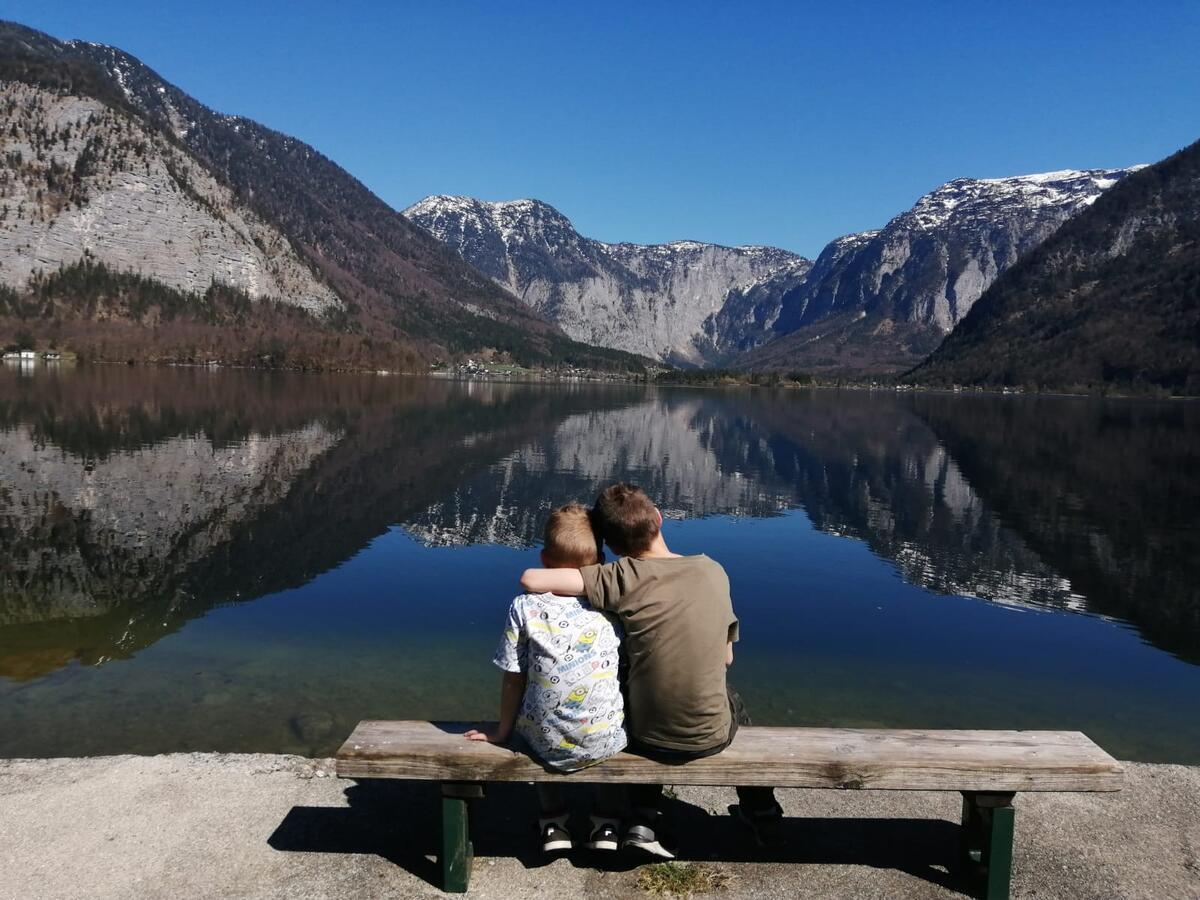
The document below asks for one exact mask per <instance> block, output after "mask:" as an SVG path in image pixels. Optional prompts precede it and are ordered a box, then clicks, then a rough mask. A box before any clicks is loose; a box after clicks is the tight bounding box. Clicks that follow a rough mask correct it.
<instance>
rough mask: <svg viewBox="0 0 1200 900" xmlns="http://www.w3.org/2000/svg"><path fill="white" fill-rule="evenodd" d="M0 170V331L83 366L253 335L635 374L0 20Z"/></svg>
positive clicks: (226, 121) (176, 102)
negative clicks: (59, 343)
mask: <svg viewBox="0 0 1200 900" xmlns="http://www.w3.org/2000/svg"><path fill="white" fill-rule="evenodd" d="M0 166H2V168H0V285H2V286H3V287H4V288H5V290H3V292H2V293H0V315H3V316H5V317H6V318H7V319H8V322H7V323H6V324H7V327H6V329H5V330H10V329H15V328H16V327H17V326H16V325H14V324H13V322H14V320H16V321H20V322H22V323H23V325H22V327H23V328H24V329H25V330H28V331H30V332H33V333H34V336H35V337H36V338H39V339H41V340H43V341H45V340H53V339H55V338H56V337H64V336H65V338H67V339H70V340H75V341H81V342H87V341H88V340H91V341H92V345H91V347H90V349H91V351H92V352H93V353H94V354H95V355H105V352H106V351H103V350H102V349H101V347H103V346H104V344H103V342H104V341H117V342H120V343H121V345H122V346H129V347H132V348H134V349H135V350H141V351H145V353H144V354H141V353H139V355H146V354H150V353H151V352H153V353H156V354H159V355H167V356H170V355H172V354H174V355H176V356H178V355H186V348H187V346H189V345H192V346H194V345H195V343H196V342H199V343H200V344H201V347H202V350H201V352H205V351H204V348H208V347H216V348H218V349H220V350H222V351H224V352H226V353H233V354H234V355H237V354H238V353H249V352H250V346H249V345H250V343H252V342H251V341H249V339H248V338H247V337H246V335H247V334H253V333H257V334H258V339H259V340H260V342H261V340H263V339H266V338H270V337H279V336H280V335H282V336H284V337H286V338H287V339H288V340H287V342H288V343H289V344H290V345H291V346H290V348H289V349H291V350H292V351H293V352H294V353H306V354H308V355H309V356H311V357H314V358H315V360H316V361H317V362H323V363H325V364H333V365H337V364H339V363H340V362H344V361H345V360H346V359H348V358H350V359H358V358H361V360H362V361H363V362H364V363H367V364H382V363H385V362H390V363H395V364H397V365H404V366H406V367H412V366H414V365H417V364H419V363H420V360H422V359H429V358H433V357H438V356H445V355H448V354H456V353H466V352H472V353H483V354H486V353H487V351H488V350H492V351H495V352H498V353H502V354H507V355H508V356H510V357H513V358H516V359H518V360H519V361H526V362H534V363H548V362H555V361H559V360H567V361H571V362H575V363H578V364H584V365H596V366H603V367H607V366H615V367H638V366H639V365H640V363H639V362H638V361H636V360H632V359H630V358H628V357H622V356H620V355H619V354H614V353H612V352H606V351H600V352H597V351H593V350H591V349H589V348H586V347H583V346H580V345H578V344H576V343H574V342H572V341H570V340H569V339H568V338H566V336H565V335H564V334H563V333H562V331H561V329H559V328H558V327H557V326H554V325H552V324H550V323H548V322H546V321H544V320H543V319H541V318H540V317H539V316H537V315H535V314H533V313H531V312H530V310H529V309H528V308H527V307H526V306H525V305H524V304H522V303H520V302H519V301H518V300H516V299H515V298H514V297H512V296H511V295H510V294H508V293H507V292H506V291H504V290H502V289H500V288H498V287H497V286H496V285H495V284H494V283H493V282H492V281H490V280H489V279H487V278H484V277H483V276H481V275H480V274H479V273H478V272H477V271H475V270H474V269H473V268H471V267H470V266H468V265H466V264H464V263H463V261H462V260H461V259H459V258H458V256H457V255H456V254H453V253H450V252H448V251H447V250H446V249H445V248H444V247H443V246H442V245H441V244H440V243H439V242H437V241H435V240H432V239H431V238H430V237H429V236H428V235H427V234H426V233H425V232H424V231H422V230H421V229H420V228H417V227H415V226H413V225H412V224H411V223H410V222H409V221H408V220H407V219H406V218H405V217H404V216H403V215H401V214H400V213H398V212H396V211H395V210H393V209H392V208H391V207H389V206H388V205H387V204H386V203H384V202H383V201H382V200H380V199H379V198H378V197H376V196H375V195H374V194H372V193H371V192H370V191H369V190H368V189H367V188H366V187H365V186H364V185H362V184H361V183H360V182H358V181H357V180H355V179H354V178H353V177H352V176H351V175H349V174H348V173H347V172H346V171H344V170H343V169H341V168H340V167H339V166H337V165H336V164H335V163H333V162H332V161H331V160H329V159H327V158H326V157H324V156H322V155H321V154H320V153H319V152H317V151H316V150H315V149H313V148H312V147H310V146H308V145H306V144H304V143H302V142H300V141H297V140H295V139H294V138H290V137H288V136H286V135H283V134H280V133H278V132H276V131H272V130H271V129H269V128H266V127H264V126H262V125H259V124H257V123H256V122H252V121H250V120H248V119H245V118H241V117H237V116H228V115H220V114H218V113H216V112H214V111H213V110H211V109H209V108H208V107H206V106H204V105H203V104H201V103H199V102H198V101H196V100H195V99H193V98H192V97H189V96H188V95H187V94H185V93H183V92H182V91H181V90H179V89H178V88H177V87H175V86H174V85H171V84H169V83H168V82H166V81H164V80H163V79H162V78H161V77H160V76H159V75H157V74H156V73H155V72H153V71H152V70H151V69H149V68H147V67H146V66H145V65H143V64H142V63H141V62H139V61H138V60H136V59H134V58H133V57H132V56H129V55H128V54H126V53H123V52H122V51H120V50H117V49H115V48H113V47H107V46H103V45H99V44H90V43H84V42H80V41H58V40H55V39H54V38H51V37H49V36H48V35H45V34H42V33H41V32H37V31H34V30H32V29H28V28H24V27H23V26H20V25H17V24H14V23H4V22H0ZM64 271H65V272H66V273H67V275H68V281H70V282H71V286H72V290H71V291H67V290H65V289H62V285H60V284H59V283H58V282H57V281H56V280H55V279H56V277H58V276H59V275H60V274H61V273H62V272H64ZM214 290H215V293H213V291H214ZM81 292H82V294H83V296H81ZM264 301H267V302H264ZM47 321H49V322H54V323H57V324H55V325H53V326H51V325H48V324H47ZM79 321H85V322H88V323H91V324H94V325H96V327H95V328H82V327H79V326H77V325H76V326H75V327H72V324H71V323H73V322H74V323H78V322H79ZM164 323H172V324H171V326H170V327H160V326H163V325H164ZM180 323H183V324H180ZM54 329H57V331H56V330H54ZM184 332H186V333H184ZM97 335H99V336H98V337H97ZM214 335H215V336H214ZM148 348H150V349H148ZM107 353H108V355H111V348H110V350H109V351H107Z"/></svg>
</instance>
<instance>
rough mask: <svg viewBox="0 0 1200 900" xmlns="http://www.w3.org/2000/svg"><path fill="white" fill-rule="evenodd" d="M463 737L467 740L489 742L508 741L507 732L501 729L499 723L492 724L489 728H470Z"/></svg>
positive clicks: (499, 742)
mask: <svg viewBox="0 0 1200 900" xmlns="http://www.w3.org/2000/svg"><path fill="white" fill-rule="evenodd" d="M463 737H465V738H466V739H467V740H468V741H487V742H488V743H489V744H503V743H506V742H507V741H508V737H509V736H508V732H506V731H501V730H500V726H499V725H493V726H492V727H491V728H485V729H483V730H482V731H480V730H479V729H478V728H472V729H471V730H470V731H468V732H466V733H465V734H464V735H463Z"/></svg>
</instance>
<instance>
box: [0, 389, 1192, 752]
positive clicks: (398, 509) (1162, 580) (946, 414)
mask: <svg viewBox="0 0 1200 900" xmlns="http://www.w3.org/2000/svg"><path fill="white" fill-rule="evenodd" d="M1198 438H1200V406H1197V405H1195V404H1184V403H1177V404H1169V403H1149V402H1144V403H1143V402H1138V403H1134V402H1123V401H1111V402H1099V401H1085V400H1068V399H1055V398H1015V397H958V396H948V395H899V396H897V395H893V394H890V393H866V392H849V391H841V392H838V391H782V392H773V391H768V390H765V389H755V390H728V391H724V390H686V389H656V388H646V387H642V386H633V385H588V384H507V383H464V382H454V381H448V380H439V379H416V378H362V377H350V376H346V377H334V376H301V375H282V374H275V375H264V374H254V373H237V372H218V373H214V372H209V371H201V370H183V369H167V370H149V371H147V370H135V369H126V368H117V367H111V368H110V367H105V368H92V369H81V370H78V371H72V370H64V371H62V372H60V373H54V372H47V371H37V372H35V373H34V374H33V375H32V377H30V376H29V375H28V374H20V373H17V372H13V371H0V560H3V566H2V567H0V684H2V683H3V681H4V680H5V679H8V681H9V683H10V684H22V683H32V682H38V681H39V680H43V679H47V678H49V677H50V676H51V675H52V674H53V673H55V672H56V671H59V670H62V669H63V668H64V667H67V666H77V665H83V666H94V665H98V664H101V663H105V662H108V661H110V660H118V659H128V658H130V657H132V656H134V655H136V654H137V653H138V652H139V651H141V650H143V649H145V648H149V647H151V646H152V645H154V644H155V643H156V642H159V641H160V640H162V639H163V638H164V637H165V636H167V635H169V634H172V633H173V632H177V631H179V630H180V629H181V628H183V627H184V626H185V625H186V624H187V623H188V622H189V621H190V620H193V619H196V618H197V617H201V616H203V615H204V614H205V613H207V612H208V611H210V610H212V609H214V608H216V607H221V606H224V605H228V604H235V603H246V602H248V601H252V600H255V599H256V598H261V597H265V596H268V595H275V594H278V593H279V592H282V591H286V590H289V589H294V588H298V587H301V586H304V585H307V584H310V583H313V582H314V581H319V580H320V579H321V578H322V577H323V575H324V574H325V573H329V572H330V571H331V570H334V569H336V568H338V567H339V566H342V565H343V564H345V563H347V561H349V560H352V559H354V558H356V557H357V556H358V555H359V554H361V553H362V551H364V549H365V548H368V547H369V546H371V545H372V542H373V541H375V540H376V539H379V538H380V537H381V536H383V535H386V534H389V533H390V531H391V530H392V529H394V527H395V526H401V527H402V528H403V529H404V530H405V531H406V532H407V533H408V534H409V535H411V536H412V537H413V538H414V539H416V540H417V541H418V542H420V543H421V544H424V545H426V546H427V547H429V548H430V549H429V550H427V551H425V552H426V553H427V554H438V553H447V552H458V551H449V550H443V549H439V548H443V547H478V546H479V545H501V546H510V547H531V546H534V545H535V544H536V543H537V540H538V538H539V535H540V528H541V524H542V522H543V521H544V517H545V514H546V511H547V510H548V509H550V508H551V507H552V506H554V505H557V504H559V503H561V502H564V501H566V500H568V499H580V500H583V501H587V500H589V499H590V498H591V497H592V496H593V495H594V494H595V492H596V491H597V489H598V488H599V487H601V486H602V485H604V484H606V483H608V482H611V481H613V480H616V479H628V480H634V481H637V482H638V483H640V484H642V485H643V486H644V487H645V488H646V489H647V491H648V492H649V493H650V494H651V495H652V496H653V497H654V498H655V499H656V500H657V501H658V502H659V504H660V506H661V507H662V509H663V510H664V513H666V514H667V515H668V516H670V517H672V518H676V519H690V518H695V517H708V516H733V517H737V518H739V519H743V520H745V519H764V518H770V517H775V516H779V515H782V514H786V513H788V512H789V511H791V510H802V511H803V513H804V514H805V515H806V516H807V518H808V519H809V520H810V521H811V522H812V523H813V525H814V526H815V527H816V528H817V529H819V530H820V531H821V532H825V533H827V534H830V535H841V536H845V537H850V538H856V539H859V540H861V541H863V542H865V544H866V545H867V546H868V547H869V548H870V550H871V551H872V553H873V554H874V555H875V556H876V557H877V558H878V559H879V560H881V561H882V563H881V564H887V565H891V566H894V568H895V571H897V572H898V573H899V574H900V575H901V576H902V578H903V579H904V580H905V581H907V582H908V583H909V584H911V585H915V586H918V587H920V588H922V589H924V590H927V591H929V592H932V593H934V594H945V595H960V596H968V597H977V598H980V599H982V600H986V601H991V602H993V603H997V604H1006V605H1012V606H1017V607H1032V608H1047V609H1057V610H1064V611H1073V612H1080V613H1087V612H1090V613H1098V614H1102V615H1104V616H1108V617H1112V618H1114V619H1118V620H1120V621H1121V622H1123V623H1128V625H1130V626H1132V627H1134V628H1136V629H1137V630H1138V631H1139V632H1140V634H1141V635H1142V637H1143V638H1144V639H1145V640H1146V641H1148V642H1150V643H1151V644H1153V645H1154V646H1156V647H1158V648H1161V649H1162V650H1165V651H1167V652H1168V653H1170V654H1173V655H1174V656H1176V657H1178V658H1179V659H1181V660H1185V661H1187V662H1189V663H1196V662H1200V595H1198V592H1197V588H1196V585H1197V584H1200V532H1198V529H1197V527H1196V519H1197V517H1196V514H1195V512H1194V510H1195V509H1196V507H1197V502H1198V501H1200V481H1197V480H1196V479H1195V478H1193V477H1191V476H1192V474H1193V473H1194V472H1195V471H1197V463H1198V462H1200V459H1198V456H1200V440H1198ZM736 553H737V550H736V546H734V545H731V546H730V548H729V549H728V550H727V551H726V553H725V556H722V554H720V553H714V555H717V556H719V557H721V558H722V559H723V561H726V563H727V565H729V567H730V568H731V571H732V570H734V569H736V566H737V559H736ZM731 554H732V555H734V557H735V558H734V559H732V560H728V559H726V557H728V556H729V555H731ZM421 558H426V557H421ZM779 558H780V560H781V562H780V564H781V565H783V564H785V562H786V559H787V550H786V548H780V557H779ZM796 574H797V578H799V579H802V578H803V573H802V572H798V573H796ZM736 583H737V582H736V579H735V586H736ZM507 590H509V585H503V586H502V587H501V593H503V592H504V591H507ZM829 602H830V603H836V602H837V598H836V597H831V598H830V599H829ZM944 602H945V603H953V602H955V601H954V600H953V599H950V598H947V599H945V601H944ZM958 602H963V601H958ZM5 696H6V694H5V693H4V692H3V691H0V721H3V708H4V704H5V702H6V701H5ZM453 712H454V710H447V711H446V714H447V715H449V714H451V713H453ZM5 749H7V748H6V747H0V750H5ZM260 749H273V748H270V747H262V748H260Z"/></svg>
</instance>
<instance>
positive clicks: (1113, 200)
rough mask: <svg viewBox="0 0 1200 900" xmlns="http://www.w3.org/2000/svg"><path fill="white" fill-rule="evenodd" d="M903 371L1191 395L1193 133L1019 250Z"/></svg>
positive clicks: (1199, 230)
mask: <svg viewBox="0 0 1200 900" xmlns="http://www.w3.org/2000/svg"><path fill="white" fill-rule="evenodd" d="M910 378H911V379H912V380H914V381H919V382H921V383H925V384H943V385H948V384H952V383H960V384H978V385H1028V386H1035V387H1053V388H1096V387H1101V386H1117V387H1120V388H1130V389H1145V388H1157V389H1160V390H1165V391H1170V392H1173V393H1181V394H1192V395H1194V394H1200V142H1197V143H1195V144H1192V145H1191V146H1190V147H1187V148H1185V149H1183V150H1181V151H1179V152H1178V153H1176V154H1175V155H1173V156H1170V157H1168V158H1167V159H1165V160H1163V161H1162V162H1159V163H1156V164H1155V165H1153V166H1150V167H1149V168H1145V169H1142V170H1141V171H1139V172H1137V173H1136V174H1134V175H1131V176H1130V177H1129V178H1127V179H1125V180H1124V181H1122V183H1121V184H1119V185H1117V186H1116V187H1115V188H1113V189H1112V190H1111V191H1110V192H1108V193H1106V194H1105V195H1104V196H1103V197H1101V198H1100V199H1099V200H1097V201H1096V203H1095V204H1093V205H1092V206H1091V207H1090V208H1089V209H1087V210H1086V211H1085V212H1082V213H1080V215H1079V216H1077V217H1076V218H1074V219H1072V220H1071V221H1070V222H1068V223H1067V224H1066V225H1064V226H1063V227H1062V228H1061V229H1060V230H1059V231H1058V232H1057V233H1056V234H1055V235H1054V236H1053V237H1052V238H1050V239H1049V240H1047V241H1046V242H1045V243H1043V244H1042V245H1041V246H1040V247H1038V248H1037V250H1035V251H1034V252H1033V253H1031V254H1029V255H1028V256H1027V257H1025V258H1024V259H1022V260H1021V262H1020V263H1018V264H1017V265H1016V266H1014V267H1013V268H1012V269H1010V270H1009V271H1008V272H1007V273H1005V275H1004V276H1003V277H1001V278H1000V279H999V280H998V281H997V282H996V283H995V284H993V285H992V287H991V288H990V289H989V290H988V292H987V293H986V294H984V295H983V297H982V298H981V299H980V300H979V302H978V303H977V304H976V305H975V307H974V308H973V309H972V310H971V312H970V314H969V315H967V316H966V317H965V318H964V319H963V320H962V321H961V322H960V323H959V325H958V327H957V328H955V329H954V331H953V332H952V333H951V334H950V336H949V337H947V338H946V340H945V342H944V343H943V344H942V346H941V347H939V348H938V350H937V352H935V353H934V354H933V355H932V356H931V357H930V358H929V360H928V361H927V362H925V363H924V364H922V365H920V366H918V367H917V368H916V369H915V370H914V371H913V372H912V373H911V376H910Z"/></svg>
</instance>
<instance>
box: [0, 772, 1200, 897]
mask: <svg viewBox="0 0 1200 900" xmlns="http://www.w3.org/2000/svg"><path fill="white" fill-rule="evenodd" d="M329 765H330V764H329V762H328V761H321V760H306V759H301V758H298V757H290V756H267V755H236V756H233V755H221V754H174V755H169V756H154V757H137V756H117V757H101V758H95V759H54V760H0V897H2V898H5V900H8V898H13V900H34V898H68V897H69V898H75V897H89V898H133V897H137V898H157V897H189V898H191V897H222V898H229V897H263V898H270V897H279V898H283V897H287V898H309V897H355V898H358V897H426V896H428V897H437V896H442V895H441V894H440V892H439V891H438V890H437V888H436V887H435V884H436V882H437V877H438V874H437V873H438V869H437V867H436V865H435V863H434V861H433V856H432V853H433V851H434V849H435V841H436V840H437V826H436V823H437V819H436V815H437V804H438V796H437V792H436V787H435V786H433V785H429V784H412V783H397V782H381V781H370V782H358V783H356V782H351V781H340V780H338V779H336V778H333V777H330V776H329V771H330V769H329ZM1127 772H1128V781H1127V786H1126V788H1125V790H1123V791H1121V792H1120V793H1117V794H1040V795H1039V794H1026V795H1023V796H1021V797H1019V798H1018V801H1017V846H1016V861H1015V865H1014V871H1013V895H1014V896H1016V897H1038V898H1075V897H1078V898H1087V900H1096V898H1106V897H1112V898H1137V897H1145V898H1156V900H1157V898H1176V897H1178V898H1189V900H1195V898H1200V768H1192V767H1184V766H1162V765H1145V764H1138V763H1130V764H1128V765H1127ZM780 799H781V801H782V803H783V805H784V808H785V809H786V810H787V813H788V815H789V816H792V817H794V818H791V819H789V821H788V823H787V825H788V837H789V840H790V848H789V849H788V850H787V851H785V852H783V853H782V854H778V855H776V856H774V857H769V856H767V855H765V854H763V853H762V852H757V851H751V850H749V849H747V848H746V847H745V844H744V842H743V840H742V837H741V834H740V832H739V831H738V830H737V829H736V828H735V827H734V826H733V824H732V823H731V822H730V820H729V818H728V816H726V815H724V811H725V808H726V805H727V804H729V803H731V802H733V800H734V797H733V792H732V791H727V790H722V789H705V788H681V789H680V790H679V792H678V796H677V798H676V799H674V800H673V801H671V807H672V809H671V814H672V815H673V817H674V820H675V822H676V823H677V824H678V826H679V830H680V833H681V834H682V835H683V836H684V838H685V841H684V844H683V847H682V858H684V859H689V860H693V861H698V862H700V864H702V865H705V866H716V867H719V868H720V869H721V870H722V871H724V872H726V873H727V874H728V875H729V881H728V884H727V885H726V886H725V887H724V888H723V889H721V891H720V893H719V894H717V895H714V896H718V897H729V898H734V897H854V898H869V897H879V898H909V897H912V898H916V897H922V898H924V897H956V896H962V895H961V893H960V892H959V889H960V887H961V885H960V884H959V883H958V882H957V881H956V879H955V878H954V877H953V876H951V875H949V874H947V864H948V863H949V862H950V861H951V860H952V858H953V854H954V852H955V848H956V846H957V843H956V842H957V827H956V824H955V823H956V822H957V818H958V813H959V803H960V801H959V797H958V795H957V794H937V793H908V792H888V791H863V792H853V793H851V792H840V791H781V792H780ZM579 801H580V804H583V803H584V802H585V800H584V798H583V797H580V798H579ZM531 802H532V791H530V790H529V789H528V788H525V787H524V786H522V785H497V786H493V787H492V788H490V790H489V795H488V798H487V799H486V800H484V801H482V802H481V803H480V804H479V805H478V807H477V813H476V816H475V846H476V854H477V856H476V863H475V875H474V878H473V880H472V884H471V895H473V896H476V897H480V898H484V897H495V898H505V900H508V898H513V897H525V896H560V897H587V898H589V900H602V898H609V897H613V898H626V897H631V896H632V897H636V896H637V895H638V894H639V893H640V892H639V889H638V887H637V879H638V869H637V868H636V867H635V866H633V865H632V864H628V863H624V862H622V861H620V860H618V861H616V862H615V863H613V864H611V865H609V866H607V867H605V868H598V867H597V866H596V865H595V861H594V860H592V859H590V858H588V857H587V856H586V855H580V857H579V858H577V859H559V860H556V861H554V862H552V863H550V864H544V863H543V861H542V860H541V859H539V858H538V855H537V854H536V853H535V852H534V851H535V847H534V846H533V838H534V835H533V832H532V828H531V826H530V825H529V824H528V823H529V819H530V817H531V816H532V815H533V811H532V807H531Z"/></svg>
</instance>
